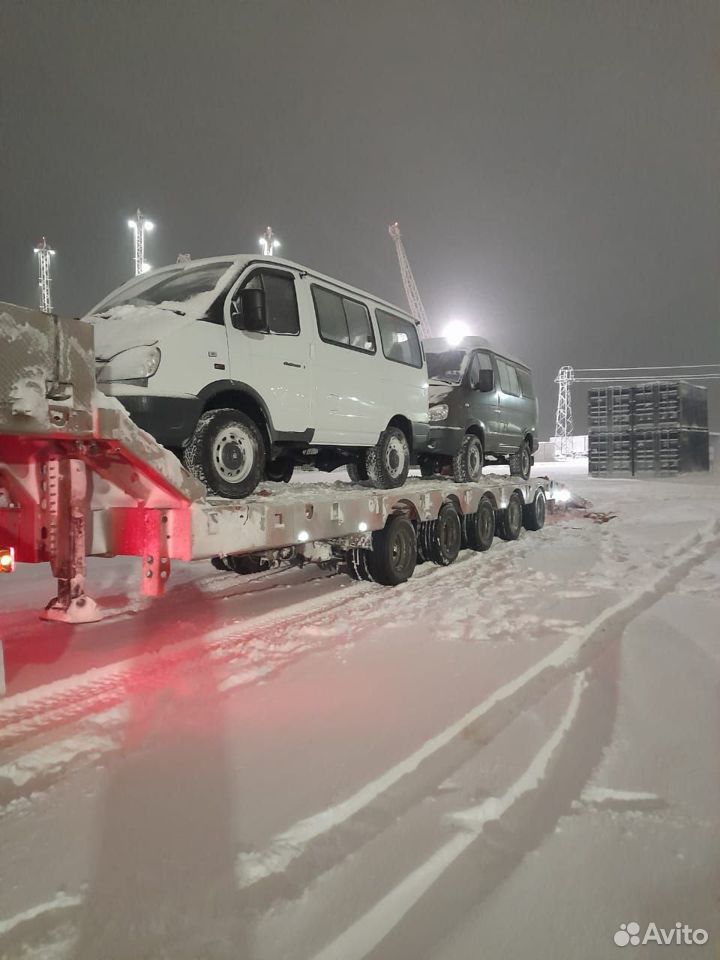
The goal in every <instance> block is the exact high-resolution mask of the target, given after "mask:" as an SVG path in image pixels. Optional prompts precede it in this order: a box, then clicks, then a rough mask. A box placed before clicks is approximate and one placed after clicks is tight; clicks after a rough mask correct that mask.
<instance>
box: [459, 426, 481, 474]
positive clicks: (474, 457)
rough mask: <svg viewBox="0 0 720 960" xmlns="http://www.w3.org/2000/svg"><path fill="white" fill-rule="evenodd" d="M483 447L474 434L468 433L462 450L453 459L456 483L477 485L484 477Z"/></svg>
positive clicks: (461, 445)
mask: <svg viewBox="0 0 720 960" xmlns="http://www.w3.org/2000/svg"><path fill="white" fill-rule="evenodd" d="M482 468H483V446H482V443H481V442H480V438H479V437H476V436H475V434H474V433H466V434H465V436H464V437H463V441H462V443H461V444H460V449H459V450H458V452H457V453H456V454H455V456H454V457H453V459H452V472H453V480H454V481H455V482H456V483H477V481H478V480H479V479H480V477H481V476H482Z"/></svg>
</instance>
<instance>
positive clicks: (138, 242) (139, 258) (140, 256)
mask: <svg viewBox="0 0 720 960" xmlns="http://www.w3.org/2000/svg"><path fill="white" fill-rule="evenodd" d="M128 226H129V227H130V229H131V230H132V231H133V233H134V235H135V236H134V248H135V256H134V257H133V262H134V265H135V276H136V277H137V276H139V275H140V274H141V273H147V271H148V270H150V267H149V266H148V264H146V263H145V234H146V233H149V232H150V231H151V230H153V229H154V228H155V224H154V223H153V222H152V220H146V219H145V217H144V216H143V213H142V211H141V210H140V209H139V208H138V211H137V213H136V214H135V216H134V217H133V218H132V219H130V220H128Z"/></svg>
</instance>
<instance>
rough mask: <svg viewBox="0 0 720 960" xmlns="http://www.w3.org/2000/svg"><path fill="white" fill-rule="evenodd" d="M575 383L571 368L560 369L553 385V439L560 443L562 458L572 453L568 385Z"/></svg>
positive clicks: (571, 424)
mask: <svg viewBox="0 0 720 960" xmlns="http://www.w3.org/2000/svg"><path fill="white" fill-rule="evenodd" d="M574 381H575V371H574V369H573V368H572V367H560V370H559V371H558V375H557V376H556V377H555V383H557V385H558V404H557V414H556V416H555V437H556V439H557V440H559V442H560V451H559V452H560V454H561V455H562V456H564V457H566V456H569V455H570V454H571V453H572V436H573V414H572V397H571V395H570V384H571V383H574Z"/></svg>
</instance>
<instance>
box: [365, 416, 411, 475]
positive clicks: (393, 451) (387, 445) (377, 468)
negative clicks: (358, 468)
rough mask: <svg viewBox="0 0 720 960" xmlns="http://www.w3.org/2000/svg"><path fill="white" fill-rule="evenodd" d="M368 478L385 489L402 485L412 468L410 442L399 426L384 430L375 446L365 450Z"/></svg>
mask: <svg viewBox="0 0 720 960" xmlns="http://www.w3.org/2000/svg"><path fill="white" fill-rule="evenodd" d="M365 467H366V469H367V473H368V479H369V480H371V481H372V483H373V484H374V486H376V487H380V488H381V489H383V490H392V489H394V488H396V487H401V486H402V485H403V484H404V483H405V481H406V480H407V476H408V472H409V470H410V444H409V443H408V440H407V437H406V436H405V434H404V433H403V432H402V430H400V429H399V428H398V427H388V428H387V430H383V432H382V434H381V435H380V439H379V440H378V442H377V443H376V444H375V446H374V447H370V448H369V449H368V450H366V451H365Z"/></svg>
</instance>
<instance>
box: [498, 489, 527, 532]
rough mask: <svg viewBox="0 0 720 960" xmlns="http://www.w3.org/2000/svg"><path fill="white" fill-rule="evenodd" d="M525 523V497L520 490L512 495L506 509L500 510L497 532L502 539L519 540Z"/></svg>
mask: <svg viewBox="0 0 720 960" xmlns="http://www.w3.org/2000/svg"><path fill="white" fill-rule="evenodd" d="M522 525H523V498H522V495H521V494H520V492H519V491H518V490H516V491H515V492H514V493H512V494H511V495H510V499H509V500H508V505H507V507H506V508H505V509H504V510H498V513H497V520H496V523H495V533H496V534H497V535H498V536H499V537H500V539H501V540H517V538H518V537H519V536H520V531H521V530H522Z"/></svg>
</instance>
